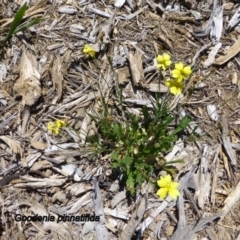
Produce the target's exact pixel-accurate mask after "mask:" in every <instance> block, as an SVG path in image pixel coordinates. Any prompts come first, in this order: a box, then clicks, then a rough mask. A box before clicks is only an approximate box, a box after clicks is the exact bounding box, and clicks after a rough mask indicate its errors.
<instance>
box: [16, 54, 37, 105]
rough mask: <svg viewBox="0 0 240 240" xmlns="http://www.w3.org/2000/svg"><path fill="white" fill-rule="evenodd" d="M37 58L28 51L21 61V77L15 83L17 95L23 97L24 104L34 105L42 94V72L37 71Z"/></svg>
mask: <svg viewBox="0 0 240 240" xmlns="http://www.w3.org/2000/svg"><path fill="white" fill-rule="evenodd" d="M36 66H37V63H36V58H35V56H33V55H32V54H30V53H27V52H26V51H25V52H23V54H22V58H21V63H20V77H19V78H18V80H17V81H16V83H15V85H14V91H15V96H16V97H17V96H21V97H22V104H23V105H24V106H25V105H28V106H32V105H33V104H34V103H36V101H37V100H38V99H39V97H40V96H41V87H40V82H39V80H40V73H39V72H38V71H37V67H36Z"/></svg>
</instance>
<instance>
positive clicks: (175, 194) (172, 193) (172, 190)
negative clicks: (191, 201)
mask: <svg viewBox="0 0 240 240" xmlns="http://www.w3.org/2000/svg"><path fill="white" fill-rule="evenodd" d="M168 195H169V196H170V197H171V198H173V199H175V200H176V199H177V197H178V196H179V195H180V192H179V191H178V189H176V188H170V189H169V191H168Z"/></svg>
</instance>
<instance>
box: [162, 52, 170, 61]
mask: <svg viewBox="0 0 240 240" xmlns="http://www.w3.org/2000/svg"><path fill="white" fill-rule="evenodd" d="M163 59H164V61H169V60H170V59H171V56H170V55H169V54H166V53H165V54H163Z"/></svg>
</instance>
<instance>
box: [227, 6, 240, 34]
mask: <svg viewBox="0 0 240 240" xmlns="http://www.w3.org/2000/svg"><path fill="white" fill-rule="evenodd" d="M239 21H240V7H239V8H238V9H237V11H236V12H235V14H234V15H233V16H232V18H231V19H230V21H229V23H228V26H227V29H226V32H227V33H229V32H230V31H231V30H232V29H233V28H234V27H235V26H236V25H237V24H238V23H239Z"/></svg>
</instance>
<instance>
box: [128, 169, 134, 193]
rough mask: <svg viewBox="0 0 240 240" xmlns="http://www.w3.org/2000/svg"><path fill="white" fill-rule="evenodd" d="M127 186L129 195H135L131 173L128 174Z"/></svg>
mask: <svg viewBox="0 0 240 240" xmlns="http://www.w3.org/2000/svg"><path fill="white" fill-rule="evenodd" d="M126 184H127V189H128V190H129V191H130V193H131V194H134V193H135V188H134V179H133V173H132V172H130V173H129V175H128V178H127V181H126Z"/></svg>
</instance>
